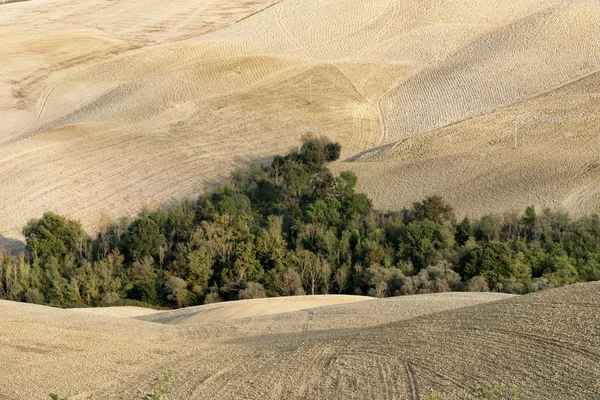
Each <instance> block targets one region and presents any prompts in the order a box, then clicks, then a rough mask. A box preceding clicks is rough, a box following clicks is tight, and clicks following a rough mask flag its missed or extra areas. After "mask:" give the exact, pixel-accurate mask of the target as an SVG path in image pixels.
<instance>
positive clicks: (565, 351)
mask: <svg viewBox="0 0 600 400" xmlns="http://www.w3.org/2000/svg"><path fill="white" fill-rule="evenodd" d="M0 316H1V317H2V324H1V325H0V350H1V351H0V362H1V365H2V369H1V370H0V380H1V382H2V384H1V385H0V399H7V400H8V399H11V400H16V399H24V400H25V399H26V400H30V399H47V398H49V397H48V396H47V395H48V394H49V393H56V394H60V395H61V396H65V397H68V398H69V399H127V400H131V399H141V398H142V396H143V394H144V393H146V392H147V391H148V389H149V386H150V385H151V384H152V382H153V379H154V378H157V377H161V376H163V375H165V374H169V372H170V373H171V377H170V380H169V383H168V386H167V394H166V395H165V396H164V397H163V398H164V399H165V400H167V399H168V400H173V399H182V400H183V399H241V398H247V399H250V398H251V399H333V398H339V399H352V398H354V399H410V400H417V399H425V398H427V396H428V395H429V394H430V393H431V392H432V391H435V392H436V393H438V394H439V395H440V398H441V399H444V400H446V399H451V400H453V399H461V400H462V399H473V398H475V395H476V393H477V387H478V386H480V385H484V384H488V383H491V382H492V381H500V382H502V383H504V384H505V385H507V386H508V387H509V386H515V387H517V388H518V390H519V393H520V395H521V398H522V399H534V400H536V399H539V400H547V399H555V400H561V399H565V400H567V399H568V400H572V399H578V400H586V399H590V400H593V399H595V397H594V396H595V395H594V392H595V388H594V386H595V382H596V381H595V377H594V368H595V367H596V366H598V364H599V363H600V337H598V336H596V335H595V332H596V331H597V329H598V325H600V284H598V283H589V284H580V285H573V286H569V287H564V288H560V289H553V290H550V291H547V292H541V293H537V294H533V295H527V296H518V297H515V296H512V295H505V294H493V293H444V294H433V295H416V296H403V297H395V298H388V299H371V298H367V297H356V296H337V295H329V296H305V297H288V298H272V299H257V300H242V301H238V302H229V303H221V304H213V305H206V306H198V307H191V308H189V309H180V310H176V311H167V312H157V311H151V310H143V309H136V308H134V307H127V308H106V309H91V310H59V309H53V308H49V307H44V306H36V305H30V304H25V303H13V302H7V301H0ZM502 398H504V397H502Z"/></svg>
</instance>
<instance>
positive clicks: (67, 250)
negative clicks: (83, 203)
mask: <svg viewBox="0 0 600 400" xmlns="http://www.w3.org/2000/svg"><path fill="white" fill-rule="evenodd" d="M23 235H24V236H25V238H26V240H27V249H28V250H29V251H30V252H31V254H33V256H34V257H38V258H40V259H41V260H43V261H46V260H49V259H50V258H55V259H56V260H58V261H63V260H64V259H65V257H66V256H67V255H70V254H77V255H78V256H79V257H80V258H83V257H84V256H85V252H86V251H87V250H88V249H89V245H90V238H89V236H88V235H87V234H86V233H85V232H84V231H83V229H82V228H81V224H80V223H79V222H76V221H72V220H69V219H67V218H65V217H63V216H60V215H57V214H54V213H52V212H46V213H44V216H43V217H42V218H41V219H39V220H36V219H32V220H31V221H29V223H28V224H27V225H26V226H25V228H23Z"/></svg>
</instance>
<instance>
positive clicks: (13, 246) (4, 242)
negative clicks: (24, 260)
mask: <svg viewBox="0 0 600 400" xmlns="http://www.w3.org/2000/svg"><path fill="white" fill-rule="evenodd" d="M0 250H6V251H8V252H9V253H11V254H18V253H21V252H24V251H25V243H23V242H22V241H20V240H17V239H12V238H7V237H6V236H3V235H0Z"/></svg>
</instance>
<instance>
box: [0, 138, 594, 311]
mask: <svg viewBox="0 0 600 400" xmlns="http://www.w3.org/2000/svg"><path fill="white" fill-rule="evenodd" d="M339 155H340V146H339V144H336V143H331V142H328V141H327V140H325V139H311V140H308V141H306V142H305V143H304V145H303V146H302V147H301V149H300V150H299V151H297V152H292V153H290V154H288V155H286V156H284V157H275V158H274V160H273V161H272V162H271V164H270V165H268V166H262V167H261V166H255V167H253V168H251V169H250V170H248V171H245V172H243V173H242V172H239V171H238V172H236V173H234V174H233V175H232V177H231V179H230V182H229V183H228V184H227V185H226V186H223V187H221V188H220V189H218V190H216V191H214V192H212V193H208V194H204V195H202V196H200V197H199V198H198V199H197V201H195V202H193V201H189V200H185V201H182V202H180V203H178V204H174V205H171V206H169V207H166V208H163V209H159V210H143V211H142V212H141V213H140V215H139V216H138V217H137V218H135V219H133V220H128V219H125V218H123V219H121V220H119V221H117V222H109V221H105V222H104V223H103V224H101V225H102V226H101V227H100V228H99V229H98V232H96V235H95V238H91V237H90V236H88V235H87V234H86V232H84V231H83V229H82V228H81V225H80V223H79V222H76V221H70V220H68V219H66V218H64V217H62V216H60V215H56V214H53V213H50V212H48V213H46V214H44V216H43V217H42V218H41V219H39V220H32V221H30V222H29V223H28V224H27V226H26V227H25V228H24V230H23V233H24V235H25V237H26V239H27V254H21V255H19V256H12V255H10V254H9V253H8V252H0V297H1V298H4V299H10V300H19V301H27V302H31V303H46V304H51V305H56V306H84V305H90V306H98V305H116V304H130V303H131V302H142V303H145V304H148V305H155V306H162V307H181V306H188V305H195V304H203V303H210V302H216V301H223V300H234V299H248V298H257V297H265V296H290V295H300V294H305V293H306V294H317V293H349V294H364V295H372V296H377V297H384V296H397V295H404V294H416V293H434V292H445V291H455V290H469V291H488V290H493V291H502V292H508V293H528V292H534V291H538V290H543V289H547V288H551V287H556V286H561V285H565V284H570V283H575V282H581V281H591V280H599V279H600V219H599V218H598V216H592V217H584V218H580V219H577V220H573V219H570V218H569V216H568V215H566V214H564V213H560V212H553V211H550V210H543V211H542V212H541V213H537V212H536V211H535V210H534V208H533V207H530V208H527V209H526V210H525V212H524V213H523V214H522V215H519V214H516V213H507V214H504V215H502V216H499V215H490V216H486V217H483V218H481V219H473V220H470V219H468V218H465V219H464V220H462V221H460V222H458V221H456V218H455V215H454V213H453V210H452V208H451V207H450V205H448V204H446V203H445V202H444V201H443V200H442V199H441V198H439V197H435V196H434V197H428V198H426V199H425V200H423V201H422V202H418V203H415V204H414V205H413V206H412V207H411V208H410V209H405V210H403V211H401V212H378V211H375V210H374V209H373V207H372V204H371V201H370V200H369V199H368V198H367V196H365V195H364V194H362V193H356V192H355V190H354V188H355V185H356V183H357V178H356V176H355V175H354V174H353V173H352V172H342V173H340V174H339V176H333V175H332V174H331V172H330V171H329V170H328V169H327V168H326V167H325V164H326V163H327V162H330V161H334V160H336V159H338V157H339Z"/></svg>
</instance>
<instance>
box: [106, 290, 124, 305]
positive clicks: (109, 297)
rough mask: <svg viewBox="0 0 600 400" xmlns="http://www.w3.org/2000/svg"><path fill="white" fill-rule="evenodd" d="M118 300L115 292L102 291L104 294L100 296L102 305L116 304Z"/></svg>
mask: <svg viewBox="0 0 600 400" xmlns="http://www.w3.org/2000/svg"><path fill="white" fill-rule="evenodd" d="M119 300H120V298H119V295H118V294H117V293H115V292H108V293H104V296H102V305H105V306H110V305H116V303H118V302H119Z"/></svg>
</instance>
